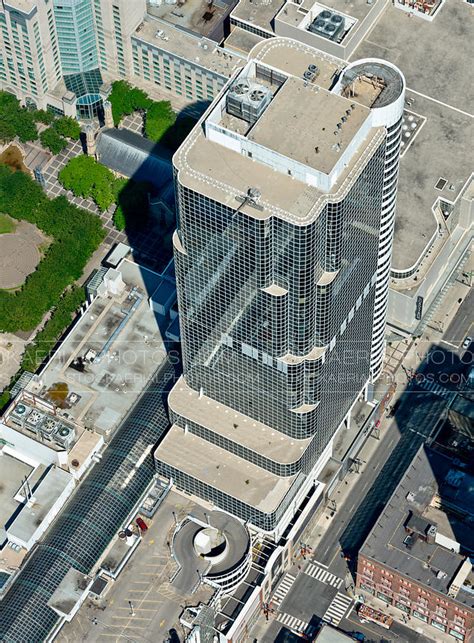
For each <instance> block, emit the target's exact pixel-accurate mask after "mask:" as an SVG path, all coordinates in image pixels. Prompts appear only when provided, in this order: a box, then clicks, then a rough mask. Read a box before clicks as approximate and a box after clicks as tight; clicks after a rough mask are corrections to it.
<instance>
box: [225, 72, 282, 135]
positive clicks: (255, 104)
mask: <svg viewBox="0 0 474 643" xmlns="http://www.w3.org/2000/svg"><path fill="white" fill-rule="evenodd" d="M272 97H273V94H272V92H271V90H270V89H269V88H268V87H266V86H265V85H261V84H260V83H256V82H251V81H248V80H247V79H243V80H237V82H235V83H234V85H232V87H231V88H230V89H229V91H228V92H227V96H226V110H227V113H228V114H230V115H231V116H236V117H237V118H241V119H242V120H244V121H247V122H248V123H250V124H252V125H253V124H254V123H255V122H256V121H257V120H258V119H259V118H260V116H261V115H262V114H263V112H264V111H265V108H266V107H267V105H268V104H269V103H270V101H271V100H272Z"/></svg>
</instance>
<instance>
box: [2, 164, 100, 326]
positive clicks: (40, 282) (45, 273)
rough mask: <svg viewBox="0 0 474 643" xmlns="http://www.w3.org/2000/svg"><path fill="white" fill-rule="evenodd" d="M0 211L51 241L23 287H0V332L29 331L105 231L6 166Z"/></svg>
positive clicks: (54, 302)
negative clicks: (22, 222)
mask: <svg viewBox="0 0 474 643" xmlns="http://www.w3.org/2000/svg"><path fill="white" fill-rule="evenodd" d="M0 212H1V213H2V214H7V215H9V216H10V217H11V218H12V219H15V220H17V221H22V220H25V221H28V222H29V223H31V224H34V225H35V226H36V227H37V228H39V230H41V231H42V232H43V233H44V234H45V235H46V236H47V237H49V238H50V239H52V241H51V243H50V245H49V247H48V248H47V251H46V252H45V254H44V256H43V258H42V260H41V261H40V263H39V264H38V266H37V268H36V270H35V271H34V272H33V273H31V274H30V275H29V276H28V277H27V278H26V280H25V282H24V283H23V285H21V286H20V287H19V288H18V289H16V290H14V291H6V290H0V332H16V331H30V330H32V329H34V328H36V326H37V325H38V324H39V323H40V322H41V320H42V318H43V317H44V315H45V314H46V313H47V312H48V311H49V310H51V308H52V307H53V306H56V305H57V303H58V301H59V299H60V297H61V294H62V293H63V291H64V289H65V288H67V287H68V286H69V285H70V284H72V283H73V282H74V281H75V280H76V279H78V278H79V277H80V276H81V275H82V271H83V269H84V266H85V265H86V263H87V261H88V259H89V258H90V256H91V255H92V253H93V252H94V251H95V250H96V248H97V247H98V246H99V244H100V243H101V241H102V239H103V238H104V231H103V228H102V225H101V223H100V220H99V218H98V217H97V216H95V215H93V214H90V213H89V212H87V211H85V210H82V209H81V208H77V207H75V206H74V205H72V204H71V203H69V202H68V200H67V199H66V198H64V197H58V198H56V199H52V200H51V199H49V198H48V197H47V196H46V195H45V194H44V192H43V190H42V188H41V187H40V185H38V183H36V182H35V181H34V180H33V179H32V178H31V177H30V176H28V175H27V174H24V173H23V172H12V171H11V170H10V169H9V168H8V167H5V166H0Z"/></svg>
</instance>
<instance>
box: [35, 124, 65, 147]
mask: <svg viewBox="0 0 474 643" xmlns="http://www.w3.org/2000/svg"><path fill="white" fill-rule="evenodd" d="M40 141H41V144H42V145H43V146H44V147H47V148H48V149H49V150H50V151H51V152H52V153H53V154H59V152H60V151H61V150H63V149H64V148H65V147H66V146H67V141H66V139H65V138H63V137H62V136H60V135H59V134H58V133H57V132H56V130H55V129H53V128H52V127H48V129H45V130H44V131H43V132H41V134H40Z"/></svg>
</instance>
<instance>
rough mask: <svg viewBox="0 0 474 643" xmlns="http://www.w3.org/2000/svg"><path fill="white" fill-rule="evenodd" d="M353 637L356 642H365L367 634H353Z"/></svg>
mask: <svg viewBox="0 0 474 643" xmlns="http://www.w3.org/2000/svg"><path fill="white" fill-rule="evenodd" d="M351 637H352V638H353V639H354V641H365V634H362V632H351Z"/></svg>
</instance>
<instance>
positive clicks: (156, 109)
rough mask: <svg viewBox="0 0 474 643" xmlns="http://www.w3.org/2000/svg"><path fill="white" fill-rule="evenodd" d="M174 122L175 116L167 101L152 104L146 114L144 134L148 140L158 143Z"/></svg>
mask: <svg viewBox="0 0 474 643" xmlns="http://www.w3.org/2000/svg"><path fill="white" fill-rule="evenodd" d="M175 122H176V114H175V112H173V109H172V107H171V103H170V102H169V101H168V100H162V101H159V102H158V103H153V105H151V106H150V107H149V108H148V110H147V113H146V117H145V134H146V136H147V138H149V139H150V140H152V141H155V142H158V141H160V140H161V139H162V138H163V136H164V135H165V134H166V132H167V131H168V130H169V129H170V128H171V127H172V126H173V125H174V123H175Z"/></svg>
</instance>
